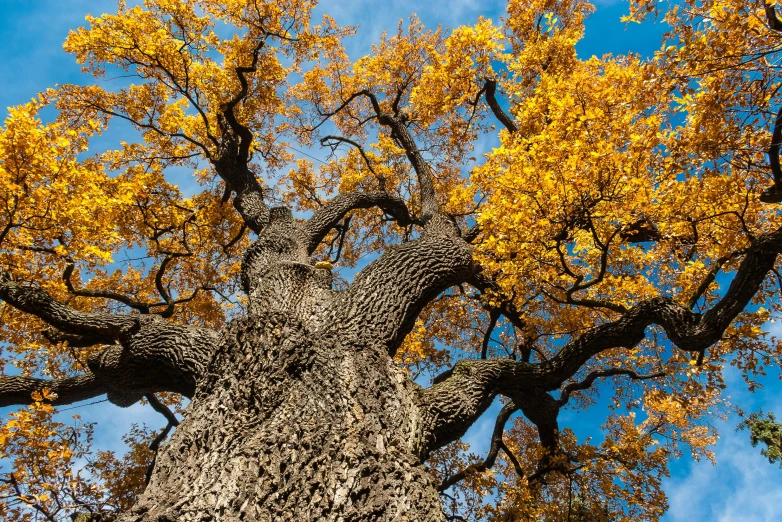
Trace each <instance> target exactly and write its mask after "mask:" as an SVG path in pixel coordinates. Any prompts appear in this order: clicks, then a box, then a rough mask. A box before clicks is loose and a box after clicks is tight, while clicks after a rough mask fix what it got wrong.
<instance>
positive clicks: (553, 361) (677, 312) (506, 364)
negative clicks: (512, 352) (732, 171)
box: [420, 230, 782, 451]
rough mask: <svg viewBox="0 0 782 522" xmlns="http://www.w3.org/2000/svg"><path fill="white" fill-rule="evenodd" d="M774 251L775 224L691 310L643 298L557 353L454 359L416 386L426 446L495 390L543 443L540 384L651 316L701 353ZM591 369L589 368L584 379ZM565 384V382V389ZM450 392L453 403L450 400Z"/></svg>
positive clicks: (458, 425) (635, 338)
mask: <svg viewBox="0 0 782 522" xmlns="http://www.w3.org/2000/svg"><path fill="white" fill-rule="evenodd" d="M780 251H782V230H778V231H776V232H773V233H769V234H765V235H763V236H761V237H760V238H759V239H757V240H756V241H755V243H754V244H753V245H752V247H750V248H749V249H748V251H747V254H746V255H745V257H744V259H743V260H742V262H741V264H740V266H739V268H738V270H737V272H736V274H735V276H734V278H733V281H732V282H731V284H730V286H729V288H728V290H727V291H726V293H725V295H724V296H723V297H722V299H720V300H719V302H718V303H717V304H716V305H715V306H714V307H712V308H711V309H710V310H709V311H708V312H706V313H704V314H697V313H693V312H691V311H690V310H689V309H688V308H687V307H685V306H683V305H681V304H679V303H678V302H676V301H674V300H672V299H670V298H663V297H658V298H653V299H647V300H645V301H642V302H640V303H638V304H636V305H635V306H634V307H632V308H631V309H630V310H628V311H627V312H626V313H624V314H623V315H622V316H621V317H620V318H619V319H618V320H616V321H613V322H609V323H605V324H602V325H600V326H597V327H594V328H592V329H591V330H589V331H587V332H586V333H584V334H582V335H581V336H579V337H578V338H576V339H574V340H573V341H571V342H569V343H568V344H566V345H565V346H564V347H563V348H562V349H561V350H560V352H559V353H558V354H557V355H555V356H554V357H552V358H550V359H548V360H546V361H544V362H541V363H537V364H530V363H526V362H522V361H514V360H510V359H487V360H470V361H460V362H459V363H457V365H456V366H455V367H454V370H453V371H452V372H451V373H450V375H446V376H445V378H444V379H442V380H441V381H440V382H438V383H437V384H435V385H433V386H432V387H430V388H428V389H427V390H424V392H423V393H422V396H421V401H420V407H421V409H422V410H424V411H426V412H427V413H426V415H425V417H426V419H427V422H428V423H429V424H428V425H427V426H425V427H424V428H423V429H424V431H425V437H424V438H425V440H428V444H429V447H428V451H432V450H433V449H436V448H439V447H441V445H443V444H447V443H448V442H451V441H452V440H454V439H455V438H456V437H459V436H461V435H462V434H464V432H466V430H467V428H468V427H469V426H470V425H471V424H472V423H473V422H474V421H475V419H477V418H478V416H480V414H481V413H482V412H483V411H484V410H485V408H486V407H488V403H490V401H491V398H493V397H494V396H495V395H497V394H500V395H504V396H507V397H510V398H511V399H512V400H513V401H514V403H515V404H516V405H518V406H519V408H521V409H522V411H523V412H524V414H525V416H527V418H529V419H530V420H531V421H532V422H534V423H535V424H536V425H537V426H538V428H539V430H540V435H541V442H542V443H544V445H545V444H546V440H544V436H546V434H545V433H544V430H543V428H544V426H542V423H545V424H546V425H547V426H546V427H545V431H546V432H548V433H551V422H550V420H551V417H552V416H551V415H550V412H551V411H555V410H558V409H559V406H560V404H558V402H557V401H556V400H554V399H553V398H551V397H550V396H549V395H548V393H546V392H548V391H553V390H556V389H558V388H560V386H562V383H564V382H565V381H566V380H567V379H570V378H572V377H573V375H575V374H576V372H577V371H578V370H579V369H580V368H582V367H583V365H584V364H585V363H586V362H587V361H588V360H589V359H590V358H592V357H594V356H595V355H597V354H599V353H600V352H602V351H604V350H609V349H612V348H620V347H624V348H632V347H634V346H636V345H637V344H638V343H639V342H641V340H643V338H644V336H645V330H646V328H647V327H648V326H650V325H652V324H656V325H659V326H661V327H662V328H663V329H664V330H665V332H666V334H667V336H668V339H670V341H671V342H672V343H673V344H674V345H675V346H677V347H678V348H679V349H682V350H686V351H691V352H696V353H699V354H700V353H703V351H704V350H706V349H707V348H708V347H709V346H711V345H712V344H714V343H715V342H717V341H719V340H720V339H721V337H722V335H723V333H724V331H725V329H726V328H727V327H728V326H729V324H730V323H731V322H732V321H733V320H734V319H735V318H736V316H737V315H738V314H739V313H741V311H742V310H744V309H745V307H746V306H747V304H749V302H750V300H751V299H752V297H753V296H754V295H755V293H756V292H757V291H758V289H759V288H760V286H761V284H762V283H763V280H764V279H765V277H766V275H767V274H768V272H770V271H771V270H772V269H773V267H774V262H775V260H776V257H777V253H778V252H780ZM628 375H629V374H628ZM599 376H600V374H596V375H594V376H593V378H592V380H594V379H596V378H598V377H599ZM590 384H591V383H590ZM574 386H578V385H574ZM573 389H574V388H573V387H571V390H570V392H572V391H573ZM576 389H577V388H576ZM570 392H568V394H569V393H570ZM457 399H458V400H459V404H455V403H454V400H457ZM541 405H542V406H545V407H542V406H541ZM546 405H548V406H546ZM553 418H554V419H555V418H556V416H554V417H553ZM554 440H555V439H554Z"/></svg>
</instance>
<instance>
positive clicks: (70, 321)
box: [0, 273, 138, 344]
mask: <svg viewBox="0 0 782 522" xmlns="http://www.w3.org/2000/svg"><path fill="white" fill-rule="evenodd" d="M0 299H2V300H3V301H5V302H7V303H8V304H10V305H11V306H13V307H14V308H17V309H19V310H21V311H23V312H27V313H29V314H32V315H34V316H36V317H38V318H40V319H42V320H43V321H45V322H47V323H49V324H50V325H52V326H54V327H55V328H57V329H58V330H60V331H62V332H65V333H68V334H72V335H82V336H87V337H90V338H93V339H99V340H100V342H101V343H103V344H112V343H114V341H116V340H117V339H119V337H120V336H122V335H123V334H125V333H127V332H130V331H133V330H134V329H137V328H138V317H132V316H129V315H113V314H100V313H88V312H79V311H77V310H74V309H73V308H71V307H69V306H66V305H64V304H62V303H59V302H58V301H55V300H54V299H52V298H51V296H49V294H47V293H46V292H44V291H43V290H40V289H38V288H34V287H30V286H22V285H20V284H18V283H16V282H14V281H12V280H11V278H10V277H9V276H8V274H6V273H0Z"/></svg>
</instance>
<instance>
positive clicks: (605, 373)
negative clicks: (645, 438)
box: [557, 368, 665, 406]
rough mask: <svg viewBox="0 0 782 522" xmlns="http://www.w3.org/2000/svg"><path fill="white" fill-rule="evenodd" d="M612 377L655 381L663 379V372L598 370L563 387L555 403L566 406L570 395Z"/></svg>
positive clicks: (617, 369) (618, 369) (619, 369)
mask: <svg viewBox="0 0 782 522" xmlns="http://www.w3.org/2000/svg"><path fill="white" fill-rule="evenodd" d="M614 375H627V376H628V377H630V378H631V379H633V380H645V379H656V378H657V377H665V372H656V373H650V374H638V373H636V372H634V371H633V370H626V369H623V368H611V369H608V370H598V371H594V372H592V373H590V374H589V375H587V376H586V378H585V379H584V380H583V381H581V382H574V383H571V384H568V385H567V386H565V388H564V389H563V390H562V394H561V395H560V396H559V400H557V402H558V403H559V405H560V406H564V405H565V404H567V402H568V400H570V395H571V394H572V393H573V392H575V391H579V390H586V389H588V388H590V387H591V386H592V384H594V382H595V381H596V380H597V379H601V378H604V377H611V376H614Z"/></svg>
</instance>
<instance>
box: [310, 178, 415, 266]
mask: <svg viewBox="0 0 782 522" xmlns="http://www.w3.org/2000/svg"><path fill="white" fill-rule="evenodd" d="M372 207H379V208H380V209H382V210H383V212H385V213H386V214H388V215H390V216H392V217H393V218H394V219H395V220H396V222H397V223H399V226H402V227H404V226H407V225H408V224H409V223H410V213H409V212H408V210H407V206H406V205H405V202H404V200H403V199H401V198H398V197H396V196H393V195H391V194H389V193H387V192H369V193H361V192H346V193H343V194H339V195H338V196H337V197H335V198H334V199H332V200H331V201H329V202H328V203H326V204H325V205H323V206H322V207H321V208H319V209H318V210H317V211H316V212H315V214H314V215H313V216H312V217H311V218H310V219H309V220H308V221H307V224H306V225H305V230H306V233H307V252H308V253H309V254H312V252H314V251H315V249H316V248H317V247H318V245H319V244H320V242H321V241H323V238H324V237H326V234H328V233H329V232H330V231H331V230H332V229H333V228H334V227H336V226H337V225H338V224H339V222H340V221H342V218H344V217H345V215H346V214H347V213H348V212H350V211H352V210H356V209H362V208H372Z"/></svg>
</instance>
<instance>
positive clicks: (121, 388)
mask: <svg viewBox="0 0 782 522" xmlns="http://www.w3.org/2000/svg"><path fill="white" fill-rule="evenodd" d="M0 298H2V299H3V300H4V301H6V302H7V303H8V304H10V305H11V306H13V307H15V308H17V309H19V310H21V311H23V312H27V313H30V314H32V315H35V316H36V317H39V318H40V319H42V320H43V321H45V322H47V323H48V324H50V325H51V326H53V327H55V328H57V329H58V330H60V331H61V332H64V334H65V336H59V335H56V334H53V333H49V334H48V337H50V338H51V339H55V340H57V341H71V340H73V341H76V342H77V343H78V344H81V345H90V346H91V345H95V344H110V345H112V346H109V347H108V348H106V349H104V350H102V351H100V352H98V353H95V354H93V355H92V356H90V358H89V360H88V362H87V365H88V367H89V369H90V372H91V374H92V375H91V376H90V377H89V379H87V377H83V378H79V379H80V380H75V381H73V380H66V381H64V382H62V383H57V382H51V385H52V386H54V385H56V386H58V387H62V386H64V387H65V388H63V389H67V390H69V391H68V393H69V394H71V395H72V396H74V397H78V396H82V395H84V394H87V395H88V397H91V396H95V394H97V395H99V394H101V393H104V392H105V393H107V394H108V398H109V400H110V401H111V402H113V403H114V404H117V405H120V406H129V405H131V404H133V403H134V402H136V401H138V400H139V399H140V398H141V397H142V396H144V395H145V394H147V393H154V392H158V391H171V392H176V393H180V394H182V395H185V396H188V397H191V396H192V395H193V393H194V392H195V386H196V383H197V381H198V379H199V377H200V376H201V373H202V371H203V369H204V367H205V365H206V363H207V362H208V359H209V357H210V355H211V353H212V351H213V350H214V347H215V346H216V344H217V334H216V333H215V332H213V331H211V330H208V329H205V328H196V327H191V326H185V325H178V324H171V323H168V322H166V321H165V320H163V319H162V318H160V317H158V316H148V315H144V316H130V315H115V314H102V313H88V312H80V311H77V310H74V309H73V308H70V307H69V306H66V305H64V304H62V303H60V302H58V301H56V300H55V299H53V298H52V297H51V296H50V295H49V294H47V293H46V292H44V291H43V290H40V289H37V288H33V287H28V286H22V285H19V284H17V283H15V282H13V281H11V280H10V278H9V277H8V276H7V275H4V276H2V277H1V278H0ZM114 343H119V344H114ZM87 375H90V374H87ZM12 379H17V380H14V381H9V384H8V386H15V387H17V388H18V387H19V386H22V387H21V388H18V389H17V388H9V390H11V391H13V390H16V391H14V393H16V394H17V395H13V394H11V395H9V397H16V398H17V399H18V398H19V397H20V396H19V395H18V393H22V391H27V390H28V388H30V386H40V387H46V386H49V384H47V383H48V381H41V380H32V381H29V380H27V381H25V380H23V379H26V378H21V377H20V378H12ZM19 379H22V380H19ZM84 379H87V380H84ZM24 386H27V388H25V387H24ZM32 391H33V390H32V389H30V390H29V392H32ZM89 394H93V395H89ZM66 396H69V395H66ZM88 397H85V398H88ZM30 400H31V399H30V396H29V393H27V395H26V396H25V397H22V402H23V403H29V402H30ZM63 400H64V399H63ZM75 400H81V399H79V398H74V399H73V400H72V401H75ZM72 401H71V402H72Z"/></svg>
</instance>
